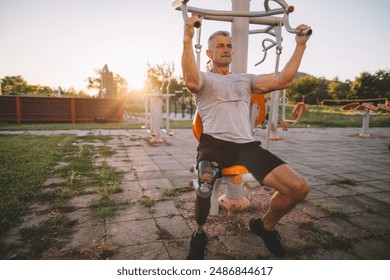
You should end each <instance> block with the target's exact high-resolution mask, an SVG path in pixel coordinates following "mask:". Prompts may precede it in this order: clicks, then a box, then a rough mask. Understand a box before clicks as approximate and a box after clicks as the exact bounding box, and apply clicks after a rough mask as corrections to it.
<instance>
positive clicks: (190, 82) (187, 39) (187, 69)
mask: <svg viewBox="0 0 390 280" xmlns="http://www.w3.org/2000/svg"><path fill="white" fill-rule="evenodd" d="M199 21H200V20H199V17H198V16H197V15H192V17H189V18H187V19H185V25H184V37H183V54H182V58H181V67H182V71H183V78H184V83H185V84H186V86H187V88H188V89H189V90H190V91H191V92H192V93H197V92H198V91H199V89H200V87H201V82H200V73H199V68H198V65H197V63H196V60H195V54H194V49H193V44H192V38H193V37H194V32H195V30H194V24H195V22H199Z"/></svg>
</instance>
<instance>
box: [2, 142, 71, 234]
mask: <svg viewBox="0 0 390 280" xmlns="http://www.w3.org/2000/svg"><path fill="white" fill-rule="evenodd" d="M74 141H75V136H72V135H61V136H60V135H55V136H29V135H17V136H11V135H0V155H1V157H0V197H1V200H0V234H1V233H3V232H5V231H7V230H8V229H10V228H11V227H12V226H14V225H16V224H18V222H19V221H20V218H21V216H23V215H24V214H26V213H27V212H28V211H29V206H28V205H29V203H31V202H33V201H34V200H37V199H38V198H40V199H42V198H45V196H46V198H50V197H52V196H55V195H57V194H58V192H53V193H50V194H44V193H43V192H42V184H43V183H44V181H45V180H46V179H47V178H48V177H49V176H50V175H51V174H52V168H53V167H54V166H55V164H56V163H57V162H58V161H60V160H61V159H62V158H63V156H64V155H65V154H66V153H67V152H69V151H70V150H71V147H72V146H71V143H72V142H74Z"/></svg>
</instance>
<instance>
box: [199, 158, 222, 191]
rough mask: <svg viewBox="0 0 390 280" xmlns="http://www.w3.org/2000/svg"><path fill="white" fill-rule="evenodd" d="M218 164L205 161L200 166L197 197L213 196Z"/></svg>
mask: <svg viewBox="0 0 390 280" xmlns="http://www.w3.org/2000/svg"><path fill="white" fill-rule="evenodd" d="M217 173H218V164H217V163H216V162H210V161H208V160H204V161H201V162H199V164H198V180H199V188H198V189H197V195H198V196H199V197H202V198H207V197H210V196H211V192H212V190H213V185H214V182H215V180H216V179H217Z"/></svg>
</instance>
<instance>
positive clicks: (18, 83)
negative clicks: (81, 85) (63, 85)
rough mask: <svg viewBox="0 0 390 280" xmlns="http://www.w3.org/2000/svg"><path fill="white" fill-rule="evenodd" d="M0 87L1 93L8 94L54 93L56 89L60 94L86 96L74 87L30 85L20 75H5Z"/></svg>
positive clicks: (47, 94)
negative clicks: (61, 87) (56, 87)
mask: <svg viewBox="0 0 390 280" xmlns="http://www.w3.org/2000/svg"><path fill="white" fill-rule="evenodd" d="M1 88H2V93H3V94H8V95H45V96H53V95H56V93H57V92H58V90H60V91H61V94H62V95H69V96H87V94H86V93H85V92H84V91H76V90H75V89H74V88H72V87H71V88H69V89H54V88H51V87H48V86H42V85H31V84H29V83H27V81H25V80H24V79H23V77H22V76H20V75H18V76H6V77H4V78H2V80H1Z"/></svg>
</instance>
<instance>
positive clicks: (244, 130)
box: [195, 72, 257, 143]
mask: <svg viewBox="0 0 390 280" xmlns="http://www.w3.org/2000/svg"><path fill="white" fill-rule="evenodd" d="M200 75H201V83H202V86H201V89H200V90H199V92H198V93H197V94H196V95H195V100H196V106H197V108H198V112H199V114H200V117H201V118H202V122H203V133H206V134H208V135H211V136H213V137H215V138H217V139H222V140H225V141H231V142H234V143H248V142H252V141H254V139H253V136H252V131H251V125H250V120H249V106H250V100H251V94H252V93H254V92H255V89H254V85H255V80H256V77H257V76H256V75H253V74H234V73H231V74H228V75H221V74H215V73H212V72H201V73H200Z"/></svg>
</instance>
